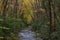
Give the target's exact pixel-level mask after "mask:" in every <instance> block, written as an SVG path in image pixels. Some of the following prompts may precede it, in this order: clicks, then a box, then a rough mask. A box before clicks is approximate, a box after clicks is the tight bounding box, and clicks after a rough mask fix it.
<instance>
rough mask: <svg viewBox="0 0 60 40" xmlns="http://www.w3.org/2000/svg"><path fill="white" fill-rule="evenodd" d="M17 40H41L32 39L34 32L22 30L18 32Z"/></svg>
mask: <svg viewBox="0 0 60 40" xmlns="http://www.w3.org/2000/svg"><path fill="white" fill-rule="evenodd" d="M19 40H42V39H41V38H39V39H36V38H35V37H34V32H32V31H30V30H22V31H21V32H19Z"/></svg>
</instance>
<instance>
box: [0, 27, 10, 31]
mask: <svg viewBox="0 0 60 40" xmlns="http://www.w3.org/2000/svg"><path fill="white" fill-rule="evenodd" d="M0 29H7V30H8V29H10V28H7V27H0Z"/></svg>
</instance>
